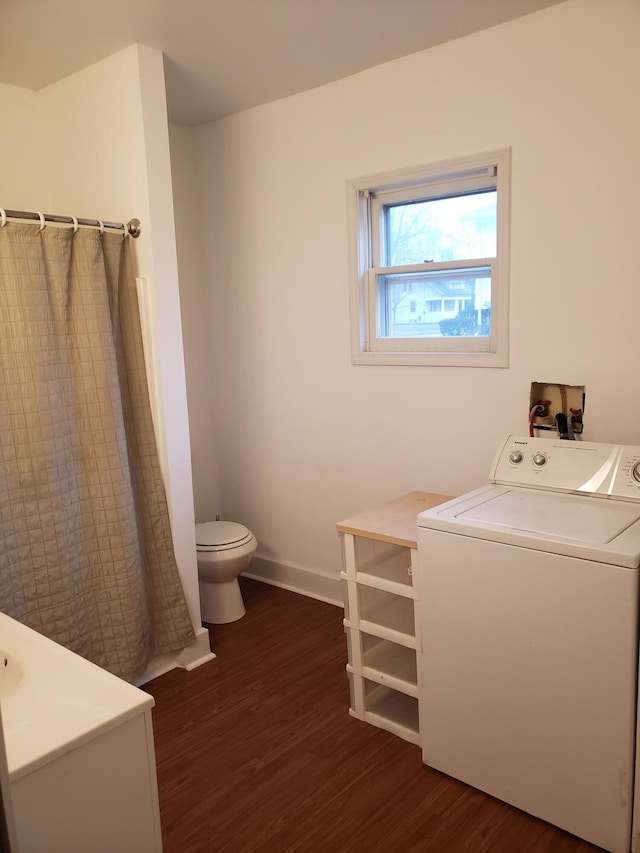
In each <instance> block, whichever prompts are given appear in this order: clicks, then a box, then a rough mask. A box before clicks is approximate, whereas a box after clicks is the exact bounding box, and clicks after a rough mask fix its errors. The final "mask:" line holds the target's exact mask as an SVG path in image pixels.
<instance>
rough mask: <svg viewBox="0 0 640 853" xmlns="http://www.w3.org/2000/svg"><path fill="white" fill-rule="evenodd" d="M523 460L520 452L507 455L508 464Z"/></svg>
mask: <svg viewBox="0 0 640 853" xmlns="http://www.w3.org/2000/svg"><path fill="white" fill-rule="evenodd" d="M523 459H524V457H523V455H522V451H521V450H512V451H511V453H510V454H509V462H513V464H514V465H519V464H520V463H521V462H522V460H523ZM638 464H640V463H638Z"/></svg>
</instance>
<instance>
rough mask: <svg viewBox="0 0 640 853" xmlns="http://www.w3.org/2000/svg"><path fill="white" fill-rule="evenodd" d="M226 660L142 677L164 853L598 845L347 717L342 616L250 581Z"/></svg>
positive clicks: (219, 646)
mask: <svg viewBox="0 0 640 853" xmlns="http://www.w3.org/2000/svg"><path fill="white" fill-rule="evenodd" d="M241 581H242V588H243V594H244V598H245V603H246V606H247V615H246V616H245V617H244V618H243V619H241V620H239V621H238V622H234V623H232V624H230V625H224V626H211V628H210V633H211V640H212V648H213V650H214V651H215V652H216V654H217V655H218V657H217V658H216V660H214V661H212V662H210V663H207V664H204V665H203V666H201V667H199V668H198V669H195V670H193V672H185V671H184V670H173V671H172V672H169V673H167V674H166V675H163V676H162V677H160V678H157V679H155V681H152V682H150V683H149V684H147V685H146V686H145V689H146V690H147V691H148V692H150V693H151V694H152V695H153V696H154V697H155V699H156V707H155V708H154V711H153V719H154V731H155V740H156V759H157V767H158V785H159V791H160V810H161V818H162V834H163V841H164V851H165V853H258V852H259V853H289V851H291V853H293V851H300V853H302V851H304V853H325V851H326V853H423V851H430V853H431V851H432V853H462V851H465V853H483V852H484V851H487V853H594V851H596V850H598V848H596V847H593V846H592V845H590V844H587V843H586V842H584V841H580V840H578V839H577V838H574V837H573V836H570V835H568V834H567V833H565V832H562V831H561V830H558V829H555V828H554V827H552V826H550V825H549V824H546V823H544V822H542V821H539V820H536V819H535V818H533V817H531V816H529V815H526V814H524V813H523V812H520V811H518V810H517V809H513V808H511V807H510V806H507V805H506V804H504V803H501V802H499V801H498V800H495V799H493V798H492V797H489V796H486V795H485V794H482V793H480V792H478V791H476V790H474V789H473V788H469V787H468V786H466V785H464V784H462V783H461V782H457V781H455V780H453V779H450V778H449V777H447V776H444V775H443V774H441V773H438V772H436V771H434V770H431V769H430V768H427V767H425V765H423V764H422V762H421V758H420V750H419V748H418V747H417V746H413V745H411V744H408V743H405V742H404V741H402V740H400V739H399V738H397V737H395V736H394V735H392V734H389V733H387V732H384V731H381V730H380V729H377V728H374V727H373V726H371V725H369V724H367V723H363V722H361V721H359V720H354V719H353V718H351V717H350V716H349V714H348V712H347V708H348V704H349V693H348V686H347V681H346V676H345V669H344V667H345V663H346V644H345V638H344V633H343V628H342V611H341V610H340V609H338V608H336V607H334V606H332V605H330V604H323V603H322V602H318V601H314V600H313V599H310V598H306V597H305V596H300V595H296V594H295V593H291V592H287V591H286V590H281V589H277V588H275V587H272V586H267V585H265V584H260V583H257V582H255V581H251V580H248V579H244V578H243V579H241Z"/></svg>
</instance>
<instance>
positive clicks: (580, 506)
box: [418, 485, 640, 569]
mask: <svg viewBox="0 0 640 853" xmlns="http://www.w3.org/2000/svg"><path fill="white" fill-rule="evenodd" d="M418 526H419V527H420V528H431V529H432V530H441V531H443V532H445V533H457V534H459V535H462V536H471V537H474V538H478V539H487V540H490V541H493V542H496V543H501V544H502V545H518V546H520V547H524V548H531V549H533V550H537V551H549V552H551V553H554V554H563V555H564V556H567V557H579V558H581V559H585V560H595V561H597V562H600V563H609V564H611V565H617V566H624V567H625V568H633V569H637V568H638V567H640V506H639V505H638V503H637V502H635V501H634V502H629V501H622V500H616V499H611V498H605V497H600V496H597V497H596V496H589V497H587V496H585V495H570V494H563V493H554V492H545V491H541V490H538V489H523V488H508V487H506V486H497V485H495V486H484V487H483V488H481V489H476V490H475V491H473V492H469V493H468V494H466V495H462V496H461V497H459V498H454V499H453V500H451V501H448V502H447V503H444V504H440V505H439V506H435V507H433V508H432V509H428V510H426V511H425V512H422V513H420V515H419V516H418Z"/></svg>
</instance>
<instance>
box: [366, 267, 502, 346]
mask: <svg viewBox="0 0 640 853" xmlns="http://www.w3.org/2000/svg"><path fill="white" fill-rule="evenodd" d="M409 284H410V285H412V287H411V288H408V287H407V285H409ZM409 294H410V296H409ZM414 306H415V311H414V310H412V308H413V307H414ZM490 334H491V268H490V267H469V268H465V269H460V270H446V271H442V270H440V271H437V272H419V273H416V272H413V273H394V274H391V275H381V276H379V277H378V337H381V338H442V337H448V336H458V337H475V336H483V337H485V336H488V335H490Z"/></svg>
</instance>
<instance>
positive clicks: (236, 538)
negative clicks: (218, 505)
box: [196, 521, 251, 548]
mask: <svg viewBox="0 0 640 853" xmlns="http://www.w3.org/2000/svg"><path fill="white" fill-rule="evenodd" d="M250 537H251V531H250V530H249V528H248V527H245V526H244V524H238V523H237V522H236V521H207V522H205V523H204V524H196V547H198V548H199V547H201V546H202V547H203V548H210V547H212V546H216V545H240V544H241V543H242V542H244V541H245V540H248V539H249V538H250Z"/></svg>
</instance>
